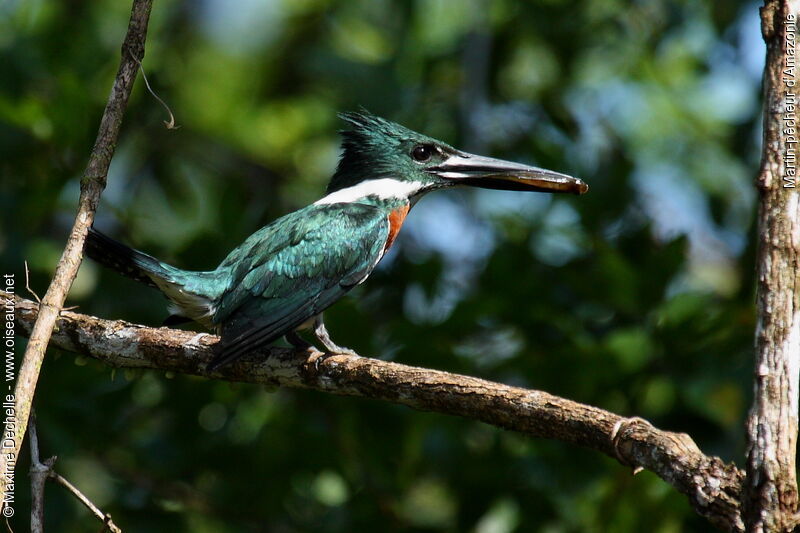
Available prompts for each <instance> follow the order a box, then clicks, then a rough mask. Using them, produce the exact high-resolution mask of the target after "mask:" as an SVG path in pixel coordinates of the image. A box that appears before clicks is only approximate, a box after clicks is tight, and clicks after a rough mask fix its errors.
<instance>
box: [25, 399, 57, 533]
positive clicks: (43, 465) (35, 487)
mask: <svg viewBox="0 0 800 533" xmlns="http://www.w3.org/2000/svg"><path fill="white" fill-rule="evenodd" d="M28 439H29V446H30V449H31V468H30V476H31V533H43V532H44V486H45V482H46V481H47V478H48V476H50V474H52V472H53V465H54V464H55V463H56V458H55V456H54V457H50V458H48V459H45V460H44V461H40V460H39V437H38V436H37V434H36V415H35V414H34V412H33V411H31V416H30V422H29V423H28Z"/></svg>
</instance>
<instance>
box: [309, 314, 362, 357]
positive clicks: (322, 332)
mask: <svg viewBox="0 0 800 533" xmlns="http://www.w3.org/2000/svg"><path fill="white" fill-rule="evenodd" d="M314 336H315V337H316V338H317V340H318V341H319V342H320V343H321V344H322V345H323V346H324V347H325V351H327V352H328V353H329V354H344V355H358V354H357V353H356V352H355V351H353V350H351V349H350V348H343V347H341V346H339V345H337V344H336V343H335V342H333V341H332V340H331V336H330V334H329V333H328V330H327V329H325V323H324V322H323V321H322V313H320V314H318V315H317V317H316V318H315V319H314Z"/></svg>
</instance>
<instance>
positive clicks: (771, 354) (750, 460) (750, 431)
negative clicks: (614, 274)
mask: <svg viewBox="0 0 800 533" xmlns="http://www.w3.org/2000/svg"><path fill="white" fill-rule="evenodd" d="M798 11H800V6H798V5H796V4H795V3H794V2H790V1H788V0H767V1H766V3H765V6H764V7H763V8H762V9H761V25H762V33H763V35H764V40H765V41H766V43H767V64H766V67H765V70H764V146H763V154H762V159H761V170H760V172H759V176H758V181H757V187H758V190H759V212H758V267H757V268H758V289H757V298H756V299H757V302H756V305H757V313H758V322H757V329H756V339H755V348H756V362H755V387H754V398H753V406H752V408H751V410H750V414H749V417H748V421H747V439H748V444H747V469H746V481H745V487H744V494H743V500H744V502H743V503H744V518H745V524H746V527H747V531H756V532H761V531H785V530H787V529H790V528H791V526H792V524H793V523H794V514H795V512H796V511H797V502H798V495H797V475H796V462H795V455H796V448H797V429H798V427H797V422H798V420H797V418H798V395H799V394H800V278H799V277H798V275H799V273H800V263H799V262H800V194H798V191H797V173H796V165H797V148H798V144H797V143H798V137H800V133H798V132H799V131H800V129H799V128H800V123H798V119H797V117H798V107H797V106H798V105H800V98H798V96H799V95H800V87H798V85H797V82H798V79H800V76H798V72H797V68H798V62H797V56H796V52H800V47H797V43H796V38H797V27H798V24H797V23H798Z"/></svg>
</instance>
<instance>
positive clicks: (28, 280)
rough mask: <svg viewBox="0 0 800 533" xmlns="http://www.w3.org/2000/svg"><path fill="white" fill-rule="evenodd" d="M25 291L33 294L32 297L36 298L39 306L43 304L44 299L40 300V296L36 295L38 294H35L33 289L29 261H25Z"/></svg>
mask: <svg viewBox="0 0 800 533" xmlns="http://www.w3.org/2000/svg"><path fill="white" fill-rule="evenodd" d="M25 289H26V290H27V291H28V292H29V293H30V294H31V296H33V297H34V298H36V303H38V304H39V305H41V304H42V299H41V298H39V295H38V294H36V292H34V290H33V289H31V277H30V271H29V270H28V262H27V261H25Z"/></svg>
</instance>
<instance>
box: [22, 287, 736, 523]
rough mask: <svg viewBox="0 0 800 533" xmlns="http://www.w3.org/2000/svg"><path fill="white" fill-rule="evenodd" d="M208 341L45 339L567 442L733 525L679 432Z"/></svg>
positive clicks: (482, 387) (716, 467) (148, 336)
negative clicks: (228, 356) (228, 357)
mask: <svg viewBox="0 0 800 533" xmlns="http://www.w3.org/2000/svg"><path fill="white" fill-rule="evenodd" d="M16 309H17V314H16V323H17V325H18V326H19V330H20V332H29V331H30V330H31V325H32V324H33V322H34V320H35V318H36V313H37V309H36V304H35V303H34V302H31V301H29V300H24V299H22V298H17V299H16ZM218 340H219V338H218V337H216V336H214V335H209V334H205V333H200V334H197V333H194V332H188V331H180V330H173V329H168V328H148V327H145V326H139V325H136V324H130V323H128V322H123V321H119V320H103V319H100V318H96V317H92V316H87V315H82V314H79V313H71V312H62V314H61V317H60V318H59V320H58V324H57V328H56V331H55V332H54V334H53V338H52V344H53V345H55V346H58V347H59V348H62V349H64V350H69V351H72V352H77V353H80V354H84V355H88V356H90V357H93V358H95V359H98V360H100V361H103V362H104V363H106V364H108V365H111V366H114V367H124V368H150V369H158V370H163V371H170V372H176V373H182V374H190V375H196V376H205V377H208V378H213V379H223V380H228V381H241V382H247V383H259V384H266V385H271V386H284V387H295V388H306V389H316V390H320V391H324V392H329V393H333V394H340V395H346V396H363V397H367V398H375V399H380V400H386V401H390V402H393V403H398V404H403V405H407V406H409V407H413V408H415V409H420V410H424V411H435V412H439V413H444V414H449V415H456V416H462V417H465V418H469V419H473V420H478V421H481V422H485V423H487V424H491V425H494V426H497V427H501V428H504V429H508V430H511V431H517V432H520V433H524V434H526V435H529V436H532V437H544V438H551V439H558V440H561V441H564V442H571V443H574V444H578V445H581V446H584V447H587V448H591V449H593V450H597V451H599V452H602V453H604V454H606V455H609V456H611V457H613V458H615V459H617V460H618V461H619V462H620V463H622V464H623V465H626V466H629V467H631V468H633V469H634V473H635V472H637V471H638V470H640V469H642V468H646V469H648V470H650V471H652V472H654V473H655V474H657V475H658V476H659V477H661V478H662V479H663V480H665V481H666V482H668V483H669V484H671V485H672V486H673V487H675V488H676V489H678V490H679V491H680V492H682V493H683V494H685V495H686V496H688V498H689V501H690V502H691V504H692V506H693V507H694V509H695V510H696V511H697V512H698V513H700V514H701V515H702V516H704V517H706V518H707V519H708V520H709V521H711V522H712V523H713V524H714V525H716V526H718V527H720V528H722V529H725V530H728V531H743V528H744V526H743V522H742V519H741V516H740V512H739V496H740V493H741V487H742V472H741V471H740V470H739V469H738V468H736V466H734V465H732V464H729V463H725V462H723V461H722V460H721V459H719V458H717V457H709V456H706V455H704V454H703V453H702V452H701V451H700V449H699V448H698V447H697V445H696V444H695V443H694V441H693V440H692V439H691V437H689V435H686V434H685V433H671V432H668V431H662V430H659V429H656V428H655V427H653V426H652V425H651V424H650V423H648V422H646V421H645V420H642V419H639V418H624V417H621V416H619V415H616V414H614V413H610V412H608V411H605V410H603V409H599V408H597V407H592V406H588V405H583V404H579V403H577V402H573V401H570V400H566V399H564V398H559V397H558V396H553V395H551V394H548V393H546V392H542V391H536V390H527V389H522V388H519V387H510V386H508V385H502V384H499V383H493V382H491V381H486V380H482V379H477V378H473V377H469V376H461V375H457V374H451V373H448V372H442V371H438V370H429V369H425V368H417V367H410V366H406V365H401V364H397V363H391V362H387V361H381V360H378V359H371V358H367V357H359V356H352V355H330V356H328V355H323V354H322V353H320V352H318V351H315V350H313V349H310V350H309V351H303V352H297V351H293V350H290V349H284V348H271V349H270V350H267V351H263V352H261V353H257V354H253V355H251V356H248V357H247V358H245V359H244V360H240V361H237V362H236V363H234V364H231V365H229V366H227V367H223V368H222V369H220V370H219V371H215V372H207V371H206V370H205V368H206V365H207V364H208V362H209V361H211V359H212V352H211V349H212V347H213V345H214V344H216V343H217V342H218Z"/></svg>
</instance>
